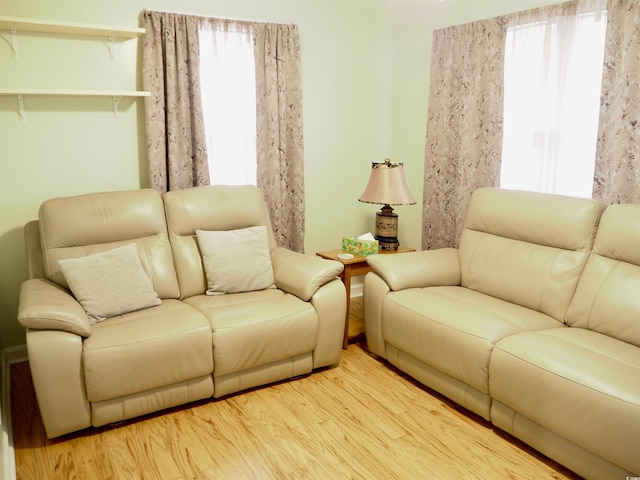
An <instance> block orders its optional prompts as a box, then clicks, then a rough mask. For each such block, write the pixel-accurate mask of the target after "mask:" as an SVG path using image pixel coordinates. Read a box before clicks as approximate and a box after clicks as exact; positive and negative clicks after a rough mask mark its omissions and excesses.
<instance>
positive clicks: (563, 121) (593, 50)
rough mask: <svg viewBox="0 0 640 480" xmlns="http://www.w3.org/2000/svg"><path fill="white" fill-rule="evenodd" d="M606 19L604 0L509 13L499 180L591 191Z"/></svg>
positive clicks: (585, 193) (561, 190) (511, 184)
mask: <svg viewBox="0 0 640 480" xmlns="http://www.w3.org/2000/svg"><path fill="white" fill-rule="evenodd" d="M541 16H544V18H540V17H541ZM606 23H607V22H606V0H587V1H581V2H569V3H568V4H566V5H565V4H561V5H559V6H558V7H557V8H554V9H552V10H547V9H545V10H543V11H541V12H540V11H535V10H534V11H530V12H524V13H523V14H520V15H515V16H514V17H513V19H512V21H511V24H510V26H509V28H508V30H507V39H506V45H505V64H504V70H505V72H504V128H503V146H502V163H501V172H500V186H501V187H503V188H513V189H521V190H533V191H539V192H546V193H559V194H564V195H574V196H582V197H591V195H592V188H593V176H594V164H595V150H596V139H597V132H598V117H599V108H600V90H601V82H602V68H603V55H604V43H605V32H606Z"/></svg>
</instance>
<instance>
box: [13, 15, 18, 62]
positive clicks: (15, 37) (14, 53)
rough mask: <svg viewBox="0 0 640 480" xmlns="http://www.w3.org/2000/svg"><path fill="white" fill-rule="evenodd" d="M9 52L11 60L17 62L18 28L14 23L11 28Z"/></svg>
mask: <svg viewBox="0 0 640 480" xmlns="http://www.w3.org/2000/svg"><path fill="white" fill-rule="evenodd" d="M11 51H12V52H13V59H14V60H18V57H19V55H18V26H17V25H16V24H15V23H14V24H13V25H12V26H11Z"/></svg>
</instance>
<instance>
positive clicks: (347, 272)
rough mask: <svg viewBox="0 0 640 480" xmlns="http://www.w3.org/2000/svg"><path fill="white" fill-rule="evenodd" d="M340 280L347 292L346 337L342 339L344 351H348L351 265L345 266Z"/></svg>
mask: <svg viewBox="0 0 640 480" xmlns="http://www.w3.org/2000/svg"><path fill="white" fill-rule="evenodd" d="M340 278H341V279H342V283H344V286H345V289H346V290H347V318H345V321H344V337H343V339H342V349H343V350H346V349H347V348H348V347H349V317H350V312H351V267H350V266H349V265H345V267H344V270H343V272H342V274H341V275H340Z"/></svg>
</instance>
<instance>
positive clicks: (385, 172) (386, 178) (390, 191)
mask: <svg viewBox="0 0 640 480" xmlns="http://www.w3.org/2000/svg"><path fill="white" fill-rule="evenodd" d="M402 165H403V164H402V163H393V162H391V160H389V159H388V158H387V159H385V161H384V162H383V163H379V162H378V163H376V162H372V163H371V176H370V177H369V183H368V184H367V188H366V189H365V190H364V193H363V194H362V195H360V198H358V200H359V201H361V202H365V203H377V204H379V205H384V206H383V207H382V210H380V211H379V212H377V213H376V233H375V238H376V240H378V243H379V244H380V250H397V249H398V246H399V245H400V243H399V242H398V215H397V214H396V213H393V208H391V205H414V204H415V203H416V201H415V200H414V198H413V197H412V196H411V192H409V187H407V181H406V179H405V177H404V169H403V167H402Z"/></svg>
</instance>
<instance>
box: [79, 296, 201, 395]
mask: <svg viewBox="0 0 640 480" xmlns="http://www.w3.org/2000/svg"><path fill="white" fill-rule="evenodd" d="M82 355H83V365H84V377H85V383H86V389H87V398H88V399H89V401H90V402H99V401H103V400H109V399H113V398H117V397H122V396H125V395H131V394H134V393H138V392H143V391H147V390H150V389H153V388H157V387H162V386H165V385H172V384H175V383H179V382H183V381H185V380H190V379H193V378H197V377H201V376H203V375H208V374H209V375H210V374H211V373H212V372H213V355H212V352H211V326H210V325H209V322H208V321H207V319H206V318H205V317H204V316H203V315H202V314H201V313H200V312H198V311H197V310H195V309H194V308H192V307H190V306H189V305H186V304H184V303H182V302H180V301H178V300H173V299H169V300H164V301H163V302H162V304H161V305H158V306H156V307H151V308H148V309H146V310H140V311H137V312H132V313H128V314H125V315H121V316H118V317H113V318H110V319H108V320H105V321H104V322H101V323H98V324H96V325H95V326H94V327H93V329H92V332H91V336H90V337H88V338H87V339H86V340H85V341H84V343H83V352H82Z"/></svg>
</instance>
